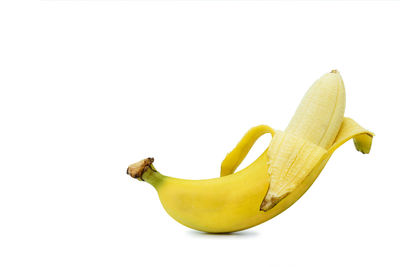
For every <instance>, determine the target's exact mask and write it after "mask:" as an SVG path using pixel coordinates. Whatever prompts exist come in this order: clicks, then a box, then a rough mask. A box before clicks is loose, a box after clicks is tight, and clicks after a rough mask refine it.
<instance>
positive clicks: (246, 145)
mask: <svg viewBox="0 0 400 267" xmlns="http://www.w3.org/2000/svg"><path fill="white" fill-rule="evenodd" d="M266 133H270V134H271V135H272V137H273V136H274V135H275V131H274V129H272V128H271V127H269V126H268V125H258V126H255V127H253V128H251V129H250V130H249V131H248V132H247V133H246V134H245V135H244V136H243V137H242V139H241V140H240V141H239V143H238V144H237V145H236V147H235V148H234V149H233V150H232V151H231V152H230V153H228V154H227V155H226V157H225V159H224V160H223V161H222V164H221V176H226V175H229V174H232V173H234V172H235V170H236V169H237V167H239V165H240V163H242V161H243V159H244V158H245V157H246V156H247V154H248V153H249V151H250V149H251V148H252V147H253V145H254V143H255V142H256V141H257V139H258V138H260V137H261V136H262V135H264V134H266Z"/></svg>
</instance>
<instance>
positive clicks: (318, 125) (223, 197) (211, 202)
mask: <svg viewBox="0 0 400 267" xmlns="http://www.w3.org/2000/svg"><path fill="white" fill-rule="evenodd" d="M344 107H345V92H344V86H343V81H342V78H341V76H340V74H339V73H338V72H337V71H332V72H331V73H328V74H326V75H324V76H322V77H321V78H320V79H319V80H318V81H317V82H315V83H314V85H313V86H311V88H310V89H309V91H308V92H307V93H306V95H305V96H304V98H303V100H302V101H301V103H300V105H299V107H298V108H297V110H296V113H295V115H294V116H293V118H292V120H291V121H290V123H289V125H288V127H287V128H286V129H285V131H275V130H274V129H272V128H271V127H269V126H267V125H260V126H256V127H253V128H252V129H250V130H249V131H248V132H247V133H246V134H245V135H244V137H243V138H242V140H241V141H240V142H239V143H238V144H237V146H236V147H235V148H234V149H233V150H232V152H230V153H229V154H227V156H226V158H225V159H224V161H223V162H222V164H221V177H218V178H213V179H204V180H187V179H178V178H173V177H169V176H165V175H162V174H161V173H160V172H158V171H157V170H156V169H155V167H154V165H153V162H154V159H153V158H147V159H145V160H142V161H140V162H138V163H135V164H132V165H130V166H129V167H128V170H127V173H128V174H129V175H130V176H132V177H134V178H137V179H138V180H141V181H145V182H147V183H149V184H151V185H152V186H153V187H154V188H155V189H156V190H157V192H158V195H159V198H160V201H161V203H162V205H163V207H164V209H165V210H166V211H167V213H168V214H169V215H170V216H171V217H172V218H174V219H175V220H176V221H178V222H179V223H181V224H183V225H185V226H187V227H190V228H192V229H196V230H199V231H204V232H210V233H226V232H234V231H240V230H244V229H247V228H250V227H253V226H256V225H258V224H261V223H263V222H265V221H267V220H269V219H271V218H273V217H274V216H276V215H278V214H280V213H281V212H283V211H284V210H286V209H287V208H288V207H290V206H291V205H292V204H293V203H295V202H296V201H297V200H298V199H299V198H300V197H301V196H302V195H303V194H304V193H305V191H307V189H308V188H309V187H310V186H311V185H312V183H313V182H314V181H315V179H316V178H317V177H318V175H319V173H320V172H321V171H322V169H323V168H324V166H325V165H326V163H327V162H328V160H329V158H330V157H331V155H332V153H333V152H334V151H335V150H336V149H337V148H338V147H339V146H341V145H342V144H343V143H345V142H346V141H348V140H350V139H353V140H354V144H355V147H356V149H357V150H358V151H360V152H362V153H369V152H370V148H371V144H372V138H373V135H374V134H373V133H372V132H370V131H367V130H366V129H364V128H362V127H361V126H360V125H358V124H357V123H356V122H355V121H354V120H352V119H350V118H345V117H344ZM266 133H270V134H271V135H272V140H271V143H270V145H269V146H268V148H267V149H266V150H265V151H264V152H263V154H262V155H260V156H259V157H258V158H257V159H256V160H255V161H254V162H253V163H252V164H250V165H249V166H247V167H246V168H244V169H242V170H240V171H238V172H235V170H236V168H237V167H238V166H239V165H240V163H241V162H242V161H243V159H244V158H245V157H246V155H247V153H248V152H249V150H250V149H251V147H252V146H253V144H254V143H255V142H256V140H257V139H258V138H259V137H260V136H262V135H263V134H266ZM260 204H261V205H260Z"/></svg>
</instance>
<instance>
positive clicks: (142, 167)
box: [126, 158, 154, 181]
mask: <svg viewBox="0 0 400 267" xmlns="http://www.w3.org/2000/svg"><path fill="white" fill-rule="evenodd" d="M153 162H154V158H147V159H144V160H141V161H139V162H136V163H133V164H131V165H129V167H128V169H127V170H126V173H127V174H128V175H130V176H132V177H133V178H136V179H139V180H141V181H144V180H143V178H142V175H143V173H144V172H145V171H146V170H147V169H148V168H151V164H152V163H153Z"/></svg>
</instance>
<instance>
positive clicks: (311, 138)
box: [260, 70, 346, 211]
mask: <svg viewBox="0 0 400 267" xmlns="http://www.w3.org/2000/svg"><path fill="white" fill-rule="evenodd" d="M345 105H346V98H345V90H344V85H343V80H342V77H341V76H340V74H339V72H338V71H336V70H334V71H332V72H330V73H327V74H325V75H324V76H322V77H321V78H320V79H319V80H317V81H316V82H315V83H314V84H313V85H312V86H311V88H310V89H309V90H308V91H307V93H306V94H305V96H304V97H303V99H302V101H301V103H300V105H299V107H298V108H297V110H296V113H295V114H294V116H293V118H292V120H291V121H290V123H289V125H288V126H287V128H286V130H285V131H284V132H283V133H281V134H276V135H275V136H274V138H273V139H272V142H271V144H270V146H269V151H268V154H267V157H268V165H269V172H268V174H269V176H270V179H271V183H270V186H269V190H268V193H267V195H266V196H265V198H264V200H263V202H262V203H261V206H260V210H263V211H267V210H268V209H271V208H272V207H274V206H275V205H276V204H277V203H278V202H279V201H280V200H281V199H282V198H284V197H285V196H287V195H288V194H290V192H292V191H293V189H294V188H296V187H297V186H298V184H300V183H301V182H302V181H303V179H304V178H305V177H306V175H307V174H308V172H309V171H310V170H311V169H313V167H314V166H315V165H316V163H318V160H319V158H321V157H322V155H323V154H324V153H325V152H326V148H328V147H330V146H331V145H332V143H333V141H334V140H335V138H336V136H337V134H338V132H339V129H340V126H341V124H342V122H343V118H344V109H345Z"/></svg>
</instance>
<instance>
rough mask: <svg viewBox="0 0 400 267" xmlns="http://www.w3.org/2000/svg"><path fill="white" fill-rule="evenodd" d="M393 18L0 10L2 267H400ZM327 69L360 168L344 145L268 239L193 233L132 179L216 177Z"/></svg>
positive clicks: (205, 7)
mask: <svg viewBox="0 0 400 267" xmlns="http://www.w3.org/2000/svg"><path fill="white" fill-rule="evenodd" d="M399 14H400V2H324V3H320V2H280V3H279V2H261V1H260V2H241V1H234V2H228V1H205V2H183V1H174V2H161V1H160V2H156V1H155V2H152V1H151V2H144V1H143V2H140V1H139V2H128V1H117V2H112V1H98V2H94V1H93V2H92V1H86V2H75V1H70V2H61V1H56V2H52V1H42V2H37V1H31V2H30V3H28V2H26V3H24V2H18V1H10V2H4V1H2V3H1V4H0V90H1V93H0V119H1V120H0V122H1V132H0V157H1V158H0V162H1V163H0V265H1V266H7V267H8V266H41V267H43V266H157V265H165V264H169V265H171V266H399V264H400V260H399V256H398V255H399V247H400V244H399V240H400V233H399V225H400V219H399V204H400V203H399V193H398V190H399V186H400V175H399V162H398V159H399V156H398V150H399V141H398V135H399V130H400V129H399V128H400V127H399V114H400V108H399V91H400V68H399V67H400V39H399V28H400V15H399ZM331 69H338V70H339V71H340V72H341V74H342V76H343V79H344V82H345V85H346V91H347V107H346V116H350V117H352V118H354V119H355V120H356V121H357V122H358V123H360V124H361V125H362V126H364V127H366V128H367V129H370V130H372V131H373V132H375V134H376V137H375V139H374V142H373V147H372V150H371V154H370V155H362V154H361V153H358V152H357V151H356V150H355V149H354V148H353V144H352V142H348V143H346V144H345V145H344V146H342V147H341V148H340V149H339V150H337V152H336V153H335V154H334V156H333V157H332V158H331V160H330V161H329V163H328V165H327V166H326V168H325V169H324V171H323V172H322V174H321V175H320V177H319V178H318V179H317V181H316V182H315V183H314V185H313V186H312V187H311V188H310V190H309V191H308V192H307V193H306V194H305V195H304V196H303V197H302V198H301V199H300V200H299V201H298V202H297V203H296V204H295V205H293V206H292V207H291V208H290V209H288V210H287V211H285V212H284V213H282V214H281V215H279V216H278V217H276V218H274V219H272V220H271V221H268V222H266V223H264V224H262V225H260V226H257V227H254V228H252V229H249V230H246V231H243V232H239V233H235V234H230V235H209V234H204V233H200V232H197V231H194V230H191V229H188V228H186V227H184V226H181V225H179V224H178V223H177V222H175V221H174V220H173V219H172V218H170V217H169V216H168V215H167V213H166V212H165V211H164V210H163V208H162V206H161V204H160V202H159V200H158V197H157V194H156V191H155V190H154V189H153V188H152V187H151V186H150V185H148V184H145V183H141V182H138V181H136V180H134V179H132V178H130V177H128V176H127V175H126V174H125V170H126V167H127V166H128V165H129V164H130V163H133V162H135V161H138V160H140V159H142V158H144V157H148V156H153V157H155V160H156V161H155V166H156V167H157V168H158V169H159V170H160V171H161V172H162V173H165V174H168V175H172V176H176V177H183V178H186V177H187V178H193V179H201V178H208V177H216V176H218V172H219V166H220V162H221V160H222V159H223V158H224V156H225V154H226V153H227V152H229V151H230V150H231V149H232V148H233V147H234V146H235V145H236V143H237V141H238V140H239V139H240V138H241V137H242V135H243V134H244V133H245V132H246V131H247V130H248V129H249V128H250V127H252V126H255V125H258V124H268V125H270V126H272V127H274V128H275V129H284V128H285V127H286V124H287V123H288V122H289V120H290V118H291V116H292V114H293V112H294V111H295V109H296V107H297V104H298V103H299V101H300V99H301V97H302V96H303V94H304V93H305V92H306V90H307V89H308V87H309V86H310V85H311V84H312V83H313V82H314V81H315V80H316V79H317V78H319V77H320V76H321V75H323V74H324V73H326V72H329V71H330V70H331ZM269 140H270V139H269V137H267V136H266V137H263V138H262V139H261V140H260V141H259V142H257V144H256V147H255V148H254V149H253V150H252V151H251V153H250V154H249V158H247V159H246V160H245V162H244V164H243V166H245V165H247V164H249V163H250V162H251V161H252V160H254V159H255V158H256V157H257V156H258V155H259V154H260V153H261V152H262V151H264V149H265V148H266V147H267V145H268V142H269ZM156 264H157V265H156Z"/></svg>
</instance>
